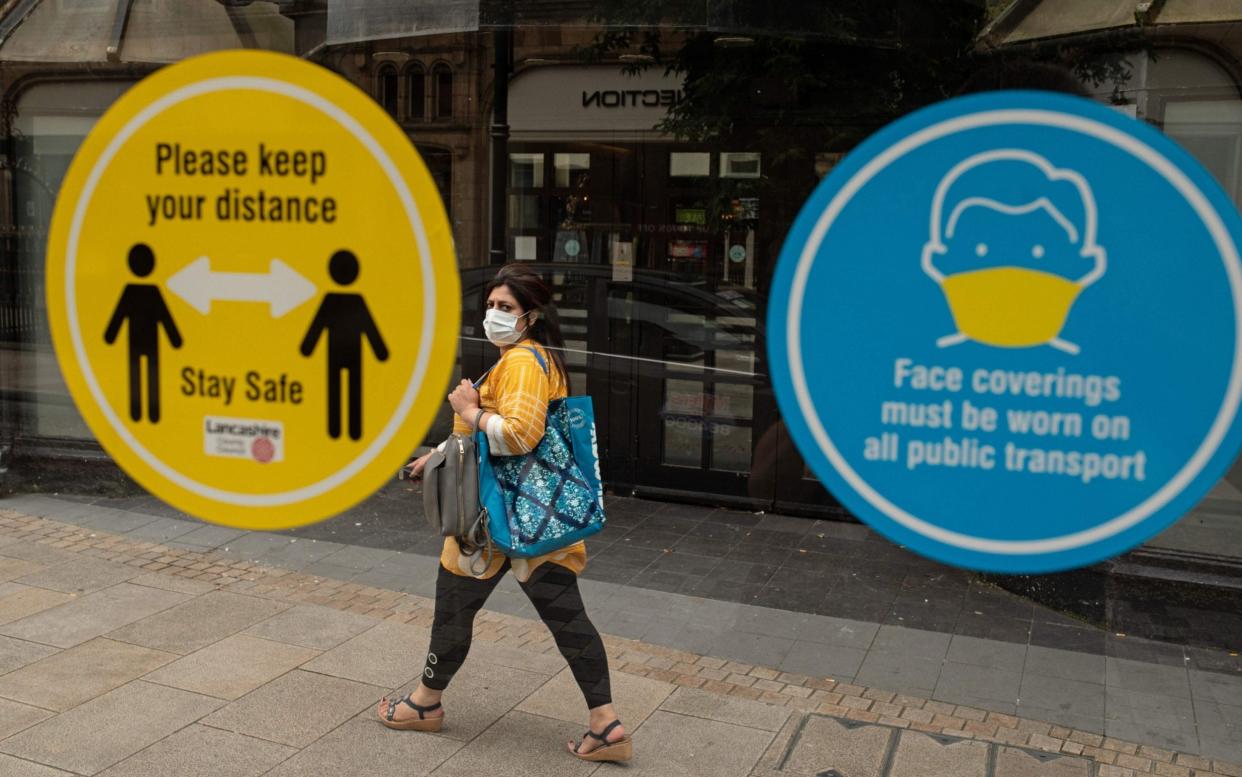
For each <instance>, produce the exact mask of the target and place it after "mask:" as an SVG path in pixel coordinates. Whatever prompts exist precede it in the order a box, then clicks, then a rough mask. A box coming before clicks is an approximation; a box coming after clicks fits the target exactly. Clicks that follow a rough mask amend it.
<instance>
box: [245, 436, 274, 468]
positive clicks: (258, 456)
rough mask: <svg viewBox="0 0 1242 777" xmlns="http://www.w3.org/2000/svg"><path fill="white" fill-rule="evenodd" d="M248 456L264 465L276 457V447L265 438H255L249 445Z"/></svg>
mask: <svg viewBox="0 0 1242 777" xmlns="http://www.w3.org/2000/svg"><path fill="white" fill-rule="evenodd" d="M250 454H251V455H252V456H254V460H255V461H257V462H259V463H260V464H266V463H268V462H269V461H271V460H272V457H273V456H275V455H276V446H275V445H273V444H272V441H271V440H270V439H268V438H267V437H256V438H255V441H254V442H253V443H251V445H250Z"/></svg>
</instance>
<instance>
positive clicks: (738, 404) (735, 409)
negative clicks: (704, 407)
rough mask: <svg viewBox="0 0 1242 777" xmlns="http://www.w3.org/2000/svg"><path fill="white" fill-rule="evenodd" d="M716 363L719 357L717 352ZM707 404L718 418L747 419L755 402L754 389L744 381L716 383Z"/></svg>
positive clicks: (718, 361)
mask: <svg viewBox="0 0 1242 777" xmlns="http://www.w3.org/2000/svg"><path fill="white" fill-rule="evenodd" d="M716 363H717V365H719V363H720V358H719V352H717V358H716ZM708 404H709V406H710V408H711V414H712V415H713V416H715V417H716V418H718V419H726V420H728V419H736V420H742V421H749V420H750V418H751V414H752V411H753V408H754V404H755V389H754V387H753V386H750V385H748V384H745V383H716V384H715V388H714V389H713V390H712V395H711V398H710V400H709V401H708Z"/></svg>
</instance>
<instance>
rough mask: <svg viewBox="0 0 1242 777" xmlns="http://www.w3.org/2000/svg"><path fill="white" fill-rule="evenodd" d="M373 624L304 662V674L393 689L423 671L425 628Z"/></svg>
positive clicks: (427, 633)
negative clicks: (321, 675)
mask: <svg viewBox="0 0 1242 777" xmlns="http://www.w3.org/2000/svg"><path fill="white" fill-rule="evenodd" d="M372 623H374V624H375V625H374V626H372V627H371V628H370V629H368V630H367V631H364V632H362V633H361V634H359V635H358V636H356V637H353V638H351V639H349V640H347V641H345V642H343V643H341V644H340V645H338V646H337V647H334V648H332V649H331V650H329V651H327V652H326V653H324V654H323V655H321V656H319V657H318V658H315V659H314V660H312V661H309V662H307V664H306V666H305V667H304V668H305V669H306V670H307V671H311V672H318V673H320V674H325V675H332V676H333V677H344V678H346V679H348V680H356V681H358V682H361V683H369V684H371V685H377V686H379V687H381V688H396V687H397V686H400V685H404V684H406V683H408V682H410V681H411V679H412V678H414V677H417V676H418V674H419V673H420V672H422V671H423V660H424V658H425V657H426V655H427V646H428V644H430V641H431V632H430V630H429V629H423V628H418V627H416V626H409V625H406V624H404V623H392V622H391V621H372Z"/></svg>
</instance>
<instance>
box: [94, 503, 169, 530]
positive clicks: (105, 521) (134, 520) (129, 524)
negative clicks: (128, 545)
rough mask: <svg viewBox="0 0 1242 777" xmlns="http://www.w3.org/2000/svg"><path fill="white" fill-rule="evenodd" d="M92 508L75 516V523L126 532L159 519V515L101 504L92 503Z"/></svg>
mask: <svg viewBox="0 0 1242 777" xmlns="http://www.w3.org/2000/svg"><path fill="white" fill-rule="evenodd" d="M90 509H91V512H90V513H89V514H88V515H85V516H82V517H79V518H74V519H73V523H76V524H77V525H78V526H82V527H85V528H87V529H102V530H104V531H109V532H112V533H114V534H124V533H125V532H129V531H133V530H134V529H137V528H139V527H141V526H146V525H147V524H149V523H151V522H152V521H157V520H159V517H158V516H155V515H147V514H145V513H134V512H130V511H129V510H113V509H112V508H110V507H101V506H99V505H92V506H91V508H90Z"/></svg>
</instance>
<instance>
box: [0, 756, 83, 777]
mask: <svg viewBox="0 0 1242 777" xmlns="http://www.w3.org/2000/svg"><path fill="white" fill-rule="evenodd" d="M0 774H3V775H4V777H73V775H71V774H70V773H69V772H62V771H61V770H60V769H53V768H52V767H50V766H44V765H43V764H37V763H34V762H33V761H27V760H25V759H22V758H14V757H13V756H11V755H5V754H3V753H0Z"/></svg>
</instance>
